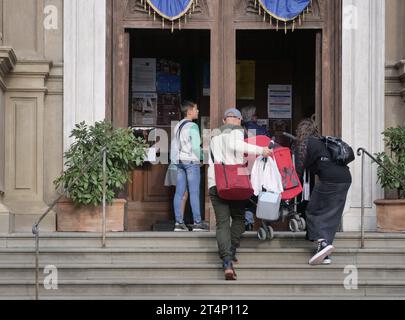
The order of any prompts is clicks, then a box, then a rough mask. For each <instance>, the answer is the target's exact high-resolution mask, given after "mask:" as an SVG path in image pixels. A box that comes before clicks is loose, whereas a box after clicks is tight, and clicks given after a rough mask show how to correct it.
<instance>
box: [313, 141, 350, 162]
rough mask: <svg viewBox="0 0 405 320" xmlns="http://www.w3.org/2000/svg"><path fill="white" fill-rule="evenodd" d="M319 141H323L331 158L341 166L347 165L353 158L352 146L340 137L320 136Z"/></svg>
mask: <svg viewBox="0 0 405 320" xmlns="http://www.w3.org/2000/svg"><path fill="white" fill-rule="evenodd" d="M321 141H322V142H324V143H325V145H326V149H328V151H329V153H330V156H331V160H332V161H333V162H334V163H336V164H338V165H341V166H347V165H348V164H349V163H351V162H353V161H354V160H355V155H354V151H353V149H352V147H350V146H349V145H348V144H347V143H346V142H344V141H343V140H342V139H339V138H336V137H321Z"/></svg>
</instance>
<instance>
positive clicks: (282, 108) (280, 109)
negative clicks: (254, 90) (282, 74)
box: [268, 85, 292, 119]
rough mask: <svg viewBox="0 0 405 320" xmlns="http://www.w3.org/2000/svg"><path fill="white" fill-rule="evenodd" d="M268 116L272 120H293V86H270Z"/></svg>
mask: <svg viewBox="0 0 405 320" xmlns="http://www.w3.org/2000/svg"><path fill="white" fill-rule="evenodd" d="M268 114H269V118H270V119H291V118H292V85H269V91H268Z"/></svg>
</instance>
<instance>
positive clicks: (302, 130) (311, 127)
mask: <svg viewBox="0 0 405 320" xmlns="http://www.w3.org/2000/svg"><path fill="white" fill-rule="evenodd" d="M296 136H297V140H298V141H300V142H301V141H304V140H305V139H306V138H308V137H310V136H314V137H320V133H319V129H318V126H317V124H316V122H315V121H314V120H312V119H310V118H307V119H304V120H302V121H301V122H300V123H299V125H298V127H297V132H296Z"/></svg>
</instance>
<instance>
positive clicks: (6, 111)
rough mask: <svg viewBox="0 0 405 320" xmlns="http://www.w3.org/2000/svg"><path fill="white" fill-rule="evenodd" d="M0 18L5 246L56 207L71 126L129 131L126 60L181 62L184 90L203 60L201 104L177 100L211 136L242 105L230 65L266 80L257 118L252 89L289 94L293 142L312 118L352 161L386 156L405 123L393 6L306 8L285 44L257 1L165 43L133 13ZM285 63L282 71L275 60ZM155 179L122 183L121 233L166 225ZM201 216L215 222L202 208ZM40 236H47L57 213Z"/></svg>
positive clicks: (397, 7) (81, 10)
mask: <svg viewBox="0 0 405 320" xmlns="http://www.w3.org/2000/svg"><path fill="white" fill-rule="evenodd" d="M0 9H1V14H0V19H1V23H0V27H1V30H0V32H1V42H0V45H1V46H0V52H1V56H0V65H1V68H0V84H1V87H0V232H3V233H14V232H30V231H31V228H32V224H33V223H34V221H35V220H36V219H37V218H38V217H39V216H40V215H41V214H42V213H43V212H44V211H45V210H46V209H47V207H48V206H49V205H50V204H51V203H52V201H53V200H54V199H55V198H56V197H57V192H56V191H55V188H54V185H53V181H54V179H55V178H56V177H57V176H58V175H59V174H60V172H61V171H62V170H63V152H64V150H66V149H67V148H68V146H69V145H70V143H71V140H70V139H69V136H70V132H71V130H72V129H73V127H74V125H75V124H76V123H79V122H81V121H86V122H88V123H94V122H95V121H99V120H103V119H109V120H111V121H112V122H113V123H114V125H115V126H120V127H127V126H128V125H131V108H130V107H129V106H130V105H131V103H129V101H132V99H133V98H134V96H133V93H132V92H131V90H130V88H131V87H132V86H131V85H132V83H131V81H132V79H133V73H132V68H133V62H132V61H133V59H136V58H150V57H157V58H164V56H162V53H161V52H162V51H165V52H171V54H170V56H175V54H174V52H175V51H176V50H179V51H184V52H187V55H184V57H183V56H182V57H183V58H184V61H191V62H190V63H189V64H188V65H187V66H188V68H189V69H190V70H191V71H192V72H188V73H187V71H186V72H184V74H185V77H188V76H190V77H191V76H192V73H193V72H194V71H195V72H197V71H196V70H197V69H198V68H196V69H194V67H193V66H194V65H196V64H197V63H203V62H206V61H207V60H208V62H209V78H210V93H209V95H206V94H203V93H202V91H201V90H196V89H195V88H188V89H185V91H186V92H187V93H188V95H193V97H195V98H196V100H198V101H199V104H200V105H201V107H202V109H203V110H202V112H203V115H204V116H205V117H208V118H209V122H210V125H211V127H212V128H214V127H217V126H218V124H219V123H220V120H221V119H220V116H219V115H220V114H222V113H223V111H224V110H225V109H227V108H229V107H233V106H242V105H244V104H246V101H243V99H240V96H239V89H238V85H237V82H238V79H237V74H238V71H237V68H238V65H237V64H238V61H240V60H250V61H251V60H254V61H255V62H256V64H257V66H258V65H259V64H260V65H261V66H262V67H263V70H271V71H272V72H271V75H264V76H263V77H267V78H264V79H262V78H261V73H260V71H256V72H257V77H256V78H257V79H256V81H257V88H256V92H257V95H256V97H255V99H256V100H255V103H256V104H258V105H263V104H265V103H264V102H263V101H264V99H265V97H264V96H263V97H262V96H261V93H260V85H261V83H270V82H271V83H286V82H288V83H292V84H293V87H294V90H295V91H294V92H295V93H294V94H295V98H294V110H295V114H296V116H295V119H293V121H292V124H291V128H290V129H293V127H294V125H295V124H296V122H297V121H299V118H300V117H303V116H306V115H312V114H315V115H316V119H317V121H318V123H319V124H320V125H321V126H322V131H323V133H324V134H328V135H342V137H343V138H344V140H346V141H347V142H349V143H350V144H351V145H352V146H353V147H354V148H356V149H357V148H359V147H364V148H366V149H367V150H369V151H370V152H371V153H374V152H378V151H381V150H383V149H384V144H383V140H382V136H381V132H382V131H383V130H384V128H386V127H390V126H394V125H397V124H401V123H404V122H405V36H404V32H403V30H405V4H404V3H403V1H402V0H341V1H332V0H313V2H312V9H311V11H310V12H308V14H307V15H306V18H305V19H304V21H302V24H301V25H298V24H297V26H295V31H294V32H292V26H288V30H287V33H285V30H284V27H286V26H283V25H280V26H278V25H276V23H274V22H273V23H272V24H270V21H269V20H270V19H269V17H267V20H266V16H263V15H259V12H258V11H259V9H258V7H257V6H255V1H254V0H232V1H220V0H205V1H203V0H199V1H198V2H197V4H196V8H195V11H194V13H192V14H191V15H188V17H187V20H188V21H187V23H183V24H182V25H181V30H178V29H179V26H178V25H177V24H176V25H175V26H173V28H174V27H175V28H174V29H175V30H173V33H172V32H171V30H170V29H171V28H172V26H171V23H168V22H167V21H166V25H165V26H164V30H162V27H163V25H162V24H164V21H162V20H161V19H160V18H159V17H156V16H154V14H153V12H152V13H150V12H149V11H150V10H149V8H148V7H145V3H144V2H141V1H140V0H120V1H118V0H117V1H112V0H85V1H84V0H69V1H62V0H1V1H0ZM264 21H266V22H264ZM277 29H279V30H278V31H277ZM247 48H248V49H247ZM264 52H265V54H264ZM280 52H282V54H281V53H280ZM297 52H298V53H297ZM284 54H285V55H286V56H288V58H283V59H281V58H280V56H282V55H284ZM269 56H270V57H271V58H269ZM266 68H267V69H266ZM198 70H199V69H198ZM257 70H260V68H257ZM182 71H183V70H182ZM189 73H190V74H191V75H188V74H189ZM266 81H267V82H266ZM262 111H263V110H262ZM263 113H264V111H263ZM166 168H167V167H165V166H161V165H159V166H152V165H146V166H145V167H144V168H141V169H138V170H136V171H134V172H133V178H134V179H133V183H132V184H131V185H130V186H129V188H128V202H129V204H128V226H127V229H128V231H141V230H148V229H150V227H151V225H152V224H153V223H154V222H156V221H158V220H162V219H165V218H167V217H168V216H169V214H170V212H171V202H170V195H169V194H168V191H167V189H165V187H164V186H163V181H162V176H164V172H165V170H166ZM352 174H353V178H354V182H353V186H352V189H351V191H350V194H349V198H348V202H347V207H346V210H345V214H344V220H343V230H344V231H353V230H359V228H360V193H361V190H360V186H361V181H360V174H361V167H360V161H356V162H355V163H353V164H352ZM366 179H367V180H366V195H367V196H366V207H367V210H366V227H367V229H368V230H375V229H376V218H375V208H374V206H373V201H374V200H375V199H378V198H381V197H382V196H383V192H382V190H381V188H380V186H379V185H378V183H377V176H376V167H374V166H371V165H368V166H367V168H366ZM205 213H206V219H209V220H210V219H212V216H213V214H212V210H211V207H210V204H209V201H208V198H207V197H205ZM42 229H44V230H49V231H55V230H56V222H55V213H53V214H51V215H49V216H48V217H47V220H46V221H45V222H44V224H43V227H42Z"/></svg>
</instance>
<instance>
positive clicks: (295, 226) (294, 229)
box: [289, 219, 299, 232]
mask: <svg viewBox="0 0 405 320" xmlns="http://www.w3.org/2000/svg"><path fill="white" fill-rule="evenodd" d="M289 227H290V230H291V232H298V231H299V227H298V222H297V220H295V219H291V220H290V223H289Z"/></svg>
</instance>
